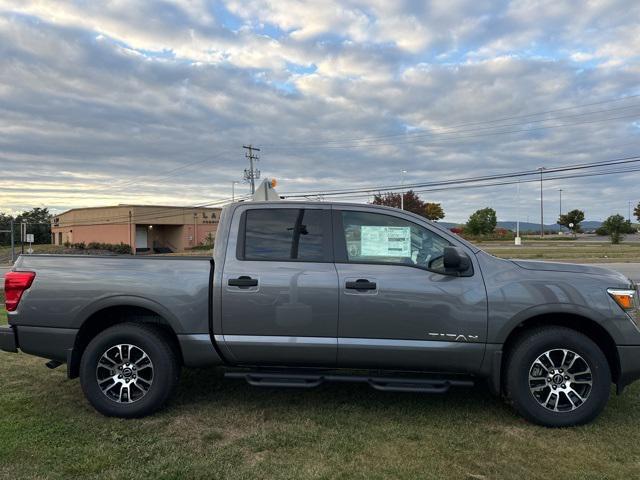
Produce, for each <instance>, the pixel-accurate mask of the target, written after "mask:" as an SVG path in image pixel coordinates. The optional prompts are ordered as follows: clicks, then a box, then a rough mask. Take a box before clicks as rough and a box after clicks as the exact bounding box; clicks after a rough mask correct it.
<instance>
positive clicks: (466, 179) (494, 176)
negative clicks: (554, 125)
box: [282, 155, 640, 198]
mask: <svg viewBox="0 0 640 480" xmlns="http://www.w3.org/2000/svg"><path fill="white" fill-rule="evenodd" d="M638 161H640V156H639V155H633V156H628V157H622V158H615V159H610V160H600V161H597V162H590V163H578V164H573V165H564V166H558V167H549V168H547V169H546V171H547V172H558V171H567V170H577V169H584V168H595V167H600V166H609V165H616V164H624V163H634V162H638ZM538 173H539V170H537V169H532V170H520V171H516V172H509V173H503V174H492V175H483V176H478V177H463V178H456V179H450V180H441V181H435V182H421V183H413V184H404V185H374V186H369V187H363V188H358V189H351V190H344V189H343V190H322V191H311V192H291V193H289V194H287V193H283V194H282V195H283V196H285V197H286V198H298V197H307V196H310V195H324V196H333V195H341V194H350V193H375V192H379V191H381V190H386V191H393V190H400V189H402V188H410V189H414V188H420V187H425V186H435V185H446V184H457V183H470V182H478V181H484V180H494V179H498V178H510V177H523V176H528V175H535V174H538Z"/></svg>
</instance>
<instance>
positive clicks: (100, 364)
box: [80, 323, 180, 418]
mask: <svg viewBox="0 0 640 480" xmlns="http://www.w3.org/2000/svg"><path fill="white" fill-rule="evenodd" d="M179 377H180V363H179V362H178V359H177V356H176V352H175V351H174V349H173V348H172V346H171V344H170V343H169V341H168V339H167V338H165V335H163V333H162V332H161V331H159V330H158V329H156V328H153V327H152V326H149V325H144V324H136V323H122V324H118V325H115V326H113V327H110V328H108V329H106V330H104V331H103V332H100V333H99V334H98V335H97V336H96V337H95V338H94V339H93V340H91V342H90V343H89V345H87V348H86V349H85V351H84V353H83V355H82V359H81V361H80V384H81V386H82V390H83V392H84V394H85V396H86V398H87V400H88V401H89V403H91V405H92V406H93V407H94V408H95V409H96V410H97V411H98V412H100V413H102V414H103V415H106V416H109V417H122V418H134V417H143V416H145V415H149V414H151V413H153V412H155V411H156V410H158V409H159V408H161V407H162V406H163V405H164V403H165V402H166V401H167V399H168V398H169V397H170V396H171V394H172V393H173V391H174V390H175V388H176V386H177V384H178V379H179Z"/></svg>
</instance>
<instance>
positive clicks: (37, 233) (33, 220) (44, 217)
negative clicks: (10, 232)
mask: <svg viewBox="0 0 640 480" xmlns="http://www.w3.org/2000/svg"><path fill="white" fill-rule="evenodd" d="M15 221H16V224H20V223H22V222H26V223H27V224H28V227H27V233H33V237H34V238H33V240H34V243H51V214H50V213H49V209H48V208H40V207H36V208H34V209H32V210H27V211H26V212H22V213H21V214H20V215H18V216H17V217H16V219H15ZM18 231H19V230H18Z"/></svg>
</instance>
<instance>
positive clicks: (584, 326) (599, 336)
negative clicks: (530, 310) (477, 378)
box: [500, 312, 620, 388]
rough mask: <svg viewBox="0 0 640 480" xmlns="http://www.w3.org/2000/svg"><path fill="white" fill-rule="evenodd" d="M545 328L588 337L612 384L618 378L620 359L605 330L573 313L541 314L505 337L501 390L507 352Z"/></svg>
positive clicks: (517, 326)
mask: <svg viewBox="0 0 640 480" xmlns="http://www.w3.org/2000/svg"><path fill="white" fill-rule="evenodd" d="M545 326H549V327H551V326H561V327H566V328H570V329H572V330H575V331H577V332H580V333H582V334H584V335H586V336H587V337H589V338H590V339H591V340H592V341H593V342H594V343H595V344H596V345H597V346H598V347H599V348H600V349H601V350H602V352H603V353H604V355H605V357H606V359H607V363H608V364H609V369H610V371H611V378H612V380H613V382H614V383H617V382H618V379H619V378H620V358H619V356H618V350H617V348H616V344H615V341H614V340H613V337H612V336H611V335H610V334H609V332H607V330H606V329H605V328H604V327H603V326H602V325H600V324H599V323H598V322H596V321H595V320H593V319H591V318H589V317H585V316H583V315H580V314H575V313H567V312H561V313H543V314H539V315H534V316H532V317H529V318H527V319H526V320H523V321H521V322H520V323H518V324H517V325H516V326H515V327H514V328H513V329H512V330H511V332H509V334H508V335H507V338H506V339H505V341H504V343H503V347H502V364H501V381H500V385H501V388H503V387H504V384H505V381H504V380H505V379H504V375H505V372H506V366H507V365H506V362H507V361H508V358H509V352H510V350H511V349H512V348H513V346H514V345H515V343H516V342H517V340H518V339H519V338H521V337H522V336H523V335H526V334H527V332H529V331H531V330H532V329H536V328H540V327H545Z"/></svg>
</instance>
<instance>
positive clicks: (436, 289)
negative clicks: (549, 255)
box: [334, 209, 487, 372]
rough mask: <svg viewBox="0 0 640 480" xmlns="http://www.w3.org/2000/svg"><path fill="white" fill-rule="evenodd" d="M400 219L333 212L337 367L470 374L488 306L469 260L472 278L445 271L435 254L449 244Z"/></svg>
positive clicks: (478, 359)
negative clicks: (337, 298)
mask: <svg viewBox="0 0 640 480" xmlns="http://www.w3.org/2000/svg"><path fill="white" fill-rule="evenodd" d="M403 217H404V214H402V213H399V214H398V215H394V214H391V213H389V214H387V213H372V212H371V211H370V210H369V211H358V210H356V209H354V211H340V210H337V209H336V210H334V230H335V232H336V243H335V247H334V248H335V256H336V261H337V262H338V263H336V269H337V271H338V281H339V284H340V308H339V309H340V312H339V315H340V318H339V325H338V365H339V366H353V367H379V368H402V369H422V370H433V371H444V370H447V371H456V372H474V371H477V370H478V369H479V368H480V365H481V363H482V359H483V356H484V350H485V342H486V329H487V299H486V292H485V287H484V282H483V280H482V277H481V275H480V273H479V270H478V268H477V265H476V260H475V256H474V255H473V253H472V252H469V256H470V258H471V260H472V263H473V264H474V269H475V273H474V272H473V271H469V272H465V274H464V276H458V275H455V274H451V272H446V271H445V270H444V267H443V264H442V261H441V258H442V257H441V254H442V252H443V249H444V248H445V246H448V245H451V244H453V243H452V242H451V241H450V240H448V239H445V238H444V237H442V236H441V235H439V234H438V233H436V232H434V231H433V230H431V229H430V228H429V227H428V224H424V225H422V224H418V223H417V222H415V221H414V220H409V219H408V218H406V217H404V218H403ZM354 282H356V283H354ZM358 285H366V286H367V287H368V288H367V289H358V288H357V286H358ZM374 287H375V288H374Z"/></svg>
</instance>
